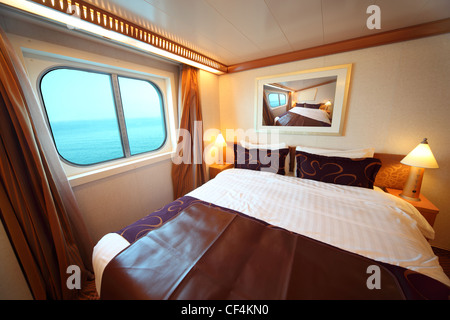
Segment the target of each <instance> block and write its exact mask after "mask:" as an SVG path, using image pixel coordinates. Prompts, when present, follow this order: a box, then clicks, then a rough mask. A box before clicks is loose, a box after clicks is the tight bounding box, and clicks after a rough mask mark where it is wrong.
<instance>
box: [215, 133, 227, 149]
mask: <svg viewBox="0 0 450 320" xmlns="http://www.w3.org/2000/svg"><path fill="white" fill-rule="evenodd" d="M216 145H218V146H221V147H224V146H226V145H227V143H226V142H225V139H224V138H223V135H222V134H221V133H219V134H218V135H217V137H216Z"/></svg>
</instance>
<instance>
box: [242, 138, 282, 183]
mask: <svg viewBox="0 0 450 320" xmlns="http://www.w3.org/2000/svg"><path fill="white" fill-rule="evenodd" d="M288 154H289V148H280V149H269V148H267V149H265V148H245V147H243V146H241V145H238V144H234V167H235V168H237V169H249V170H256V171H266V172H273V173H277V174H281V175H284V174H285V173H286V170H285V163H286V157H287V155H288Z"/></svg>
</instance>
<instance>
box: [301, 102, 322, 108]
mask: <svg viewBox="0 0 450 320" xmlns="http://www.w3.org/2000/svg"><path fill="white" fill-rule="evenodd" d="M321 105H322V104H321V103H316V104H311V103H304V107H305V108H308V109H319V108H320V106H321Z"/></svg>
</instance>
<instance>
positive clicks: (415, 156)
mask: <svg viewBox="0 0 450 320" xmlns="http://www.w3.org/2000/svg"><path fill="white" fill-rule="evenodd" d="M400 162H401V163H403V164H406V165H408V166H412V167H418V168H439V166H438V164H437V162H436V159H435V158H434V156H433V153H432V152H431V149H430V146H429V145H428V140H427V139H426V138H425V139H423V141H422V142H421V143H420V144H419V145H418V146H417V147H415V148H414V150H413V151H411V152H410V153H408V155H407V156H406V157H404V158H403V159H402V161H400Z"/></svg>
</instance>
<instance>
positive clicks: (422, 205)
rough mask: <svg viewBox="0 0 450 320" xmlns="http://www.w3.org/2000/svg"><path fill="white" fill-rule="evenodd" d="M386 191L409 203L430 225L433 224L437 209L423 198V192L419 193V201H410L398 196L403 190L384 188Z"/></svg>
mask: <svg viewBox="0 0 450 320" xmlns="http://www.w3.org/2000/svg"><path fill="white" fill-rule="evenodd" d="M386 191H387V192H388V193H390V194H392V195H394V196H396V197H399V198H400V199H403V200H405V201H408V202H409V203H411V204H412V205H413V206H414V207H415V208H416V209H417V210H418V211H419V212H420V213H421V214H422V215H423V216H424V217H425V219H426V220H427V221H428V223H429V224H430V225H431V226H433V225H434V220H436V216H437V214H438V213H439V209H438V208H437V207H436V206H435V205H434V204H433V203H432V202H431V201H430V200H428V199H427V198H425V196H424V195H423V194H420V196H419V199H420V201H410V200H407V199H404V198H402V197H400V193H402V191H403V190H398V189H391V188H386Z"/></svg>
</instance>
